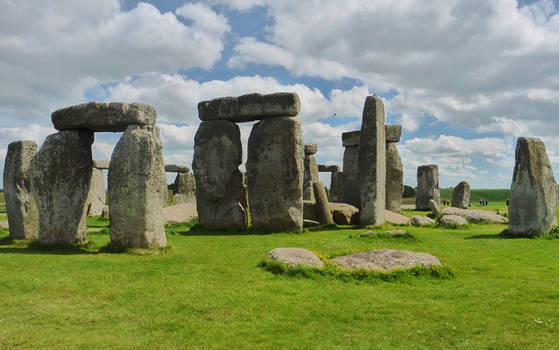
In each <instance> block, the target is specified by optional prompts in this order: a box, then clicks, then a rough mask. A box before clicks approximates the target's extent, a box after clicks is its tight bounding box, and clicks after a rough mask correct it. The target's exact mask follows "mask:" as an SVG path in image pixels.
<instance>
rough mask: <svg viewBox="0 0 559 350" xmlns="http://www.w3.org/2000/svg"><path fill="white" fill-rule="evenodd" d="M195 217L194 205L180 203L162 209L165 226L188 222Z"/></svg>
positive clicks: (196, 215)
mask: <svg viewBox="0 0 559 350" xmlns="http://www.w3.org/2000/svg"><path fill="white" fill-rule="evenodd" d="M197 217H198V212H197V211H196V203H182V204H176V205H171V206H168V207H166V208H163V218H164V221H165V223H166V224H168V223H181V222H190V221H192V220H194V219H196V218H197Z"/></svg>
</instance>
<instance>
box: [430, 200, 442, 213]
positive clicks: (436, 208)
mask: <svg viewBox="0 0 559 350" xmlns="http://www.w3.org/2000/svg"><path fill="white" fill-rule="evenodd" d="M429 209H430V210H431V211H432V212H433V215H435V217H439V216H441V207H440V206H439V204H438V203H437V202H435V200H434V199H429Z"/></svg>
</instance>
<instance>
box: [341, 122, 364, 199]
mask: <svg viewBox="0 0 559 350" xmlns="http://www.w3.org/2000/svg"><path fill="white" fill-rule="evenodd" d="M360 134H361V132H360V131H351V132H344V133H342V144H343V146H344V147H345V151H344V164H343V202H344V203H347V204H351V205H353V206H355V207H359V180H358V173H359V166H358V164H359V138H360Z"/></svg>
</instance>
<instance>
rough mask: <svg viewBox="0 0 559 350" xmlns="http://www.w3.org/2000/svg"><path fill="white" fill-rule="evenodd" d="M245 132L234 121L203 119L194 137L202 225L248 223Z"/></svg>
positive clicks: (195, 171) (217, 226) (193, 167)
mask: <svg viewBox="0 0 559 350" xmlns="http://www.w3.org/2000/svg"><path fill="white" fill-rule="evenodd" d="M242 156H243V152H242V146H241V134H240V131H239V127H238V126H237V125H236V124H235V123H232V122H229V121H225V120H215V121H207V122H202V123H201V124H200V126H199V127H198V131H197V132H196V136H195V137H194V160H193V162H192V170H193V171H194V176H195V179H196V205H197V209H198V217H199V220H200V226H202V227H206V228H212V229H222V228H240V229H243V230H244V229H246V228H247V226H248V218H247V212H246V210H245V208H243V206H242V205H241V202H242V201H243V197H244V192H243V180H242V175H241V172H240V171H239V165H241V163H242Z"/></svg>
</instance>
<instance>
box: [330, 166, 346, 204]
mask: <svg viewBox="0 0 559 350" xmlns="http://www.w3.org/2000/svg"><path fill="white" fill-rule="evenodd" d="M343 200H344V174H343V173H342V172H341V171H335V172H332V174H331V175H330V202H333V203H342V202H343Z"/></svg>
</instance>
